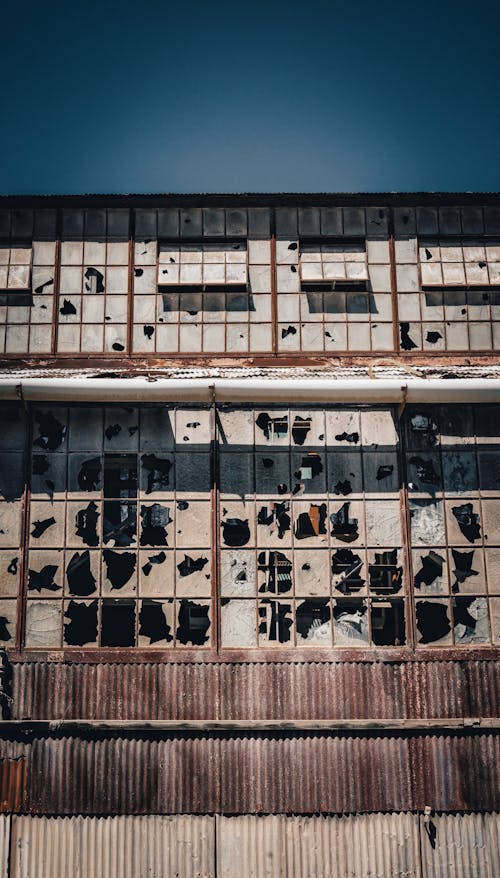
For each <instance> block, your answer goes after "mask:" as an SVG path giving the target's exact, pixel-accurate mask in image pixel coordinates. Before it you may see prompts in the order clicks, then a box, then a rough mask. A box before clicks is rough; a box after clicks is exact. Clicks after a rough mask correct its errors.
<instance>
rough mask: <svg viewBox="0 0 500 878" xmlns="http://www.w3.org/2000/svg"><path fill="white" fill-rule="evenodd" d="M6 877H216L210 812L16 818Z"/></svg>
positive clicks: (212, 824)
mask: <svg viewBox="0 0 500 878" xmlns="http://www.w3.org/2000/svg"><path fill="white" fill-rule="evenodd" d="M12 833H13V846H12V849H13V857H12V863H11V874H10V878H42V876H43V878H72V876H76V875H81V876H88V878H138V876H146V875H147V876H148V878H170V876H174V875H176V876H178V878H215V871H214V859H215V852H214V837H215V827H214V818H213V817H191V816H190V817H108V818H106V819H102V818H101V819H99V818H91V817H66V818H59V819H57V818H50V817H49V818H48V817H14V818H13V826H12Z"/></svg>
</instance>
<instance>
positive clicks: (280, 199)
mask: <svg viewBox="0 0 500 878" xmlns="http://www.w3.org/2000/svg"><path fill="white" fill-rule="evenodd" d="M96 204H99V205H106V206H114V207H151V206H154V207H167V206H171V207H184V206H187V205H189V206H198V205H199V206H202V205H213V206H221V207H222V206H224V207H228V206H235V205H243V206H249V207H250V206H251V207H276V206H301V205H310V206H312V205H314V206H315V207H322V206H330V205H334V206H340V207H343V206H350V205H363V206H376V207H379V206H405V207H415V206H418V205H422V206H425V205H436V204H439V205H443V206H446V205H462V204H481V205H491V204H494V205H497V204H498V205H500V192H239V193H235V192H226V193H224V192H218V193H214V192H209V193H157V194H154V193H150V194H145V193H144V194H140V193H130V194H126V193H121V194H119V193H107V194H106V193H102V194H98V193H87V194H84V193H82V194H70V193H68V194H59V195H49V194H47V195H41V194H38V195H36V194H34V195H29V194H26V195H16V194H11V195H0V208H30V207H38V206H40V207H45V208H47V207H51V206H53V207H85V206H87V205H88V206H91V205H96Z"/></svg>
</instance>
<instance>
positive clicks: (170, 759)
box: [28, 736, 220, 814]
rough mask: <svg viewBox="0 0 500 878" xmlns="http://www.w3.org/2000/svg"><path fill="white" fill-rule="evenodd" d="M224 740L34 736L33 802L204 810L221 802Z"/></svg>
mask: <svg viewBox="0 0 500 878" xmlns="http://www.w3.org/2000/svg"><path fill="white" fill-rule="evenodd" d="M219 749H220V748H219V741H218V740H217V739H216V738H213V737H207V738H206V739H204V738H201V737H197V736H182V737H181V736H179V737H173V736H169V737H168V738H166V739H165V738H163V739H160V738H153V739H148V738H146V739H129V738H115V737H111V738H105V739H101V740H89V739H82V738H63V737H61V738H47V739H40V738H37V739H36V740H34V741H33V744H32V747H31V754H30V760H31V764H30V775H29V787H28V802H29V804H28V810H29V811H31V812H32V813H38V814H78V813H82V814H176V813H177V814H179V813H181V814H189V813H192V814H200V813H211V812H214V811H217V810H218V807H219V803H220V792H219V791H220V784H219Z"/></svg>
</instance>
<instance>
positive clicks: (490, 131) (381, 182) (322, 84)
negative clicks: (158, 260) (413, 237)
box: [0, 0, 500, 194]
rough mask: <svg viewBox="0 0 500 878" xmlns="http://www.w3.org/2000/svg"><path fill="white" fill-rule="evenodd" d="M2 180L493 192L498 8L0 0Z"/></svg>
mask: <svg viewBox="0 0 500 878" xmlns="http://www.w3.org/2000/svg"><path fill="white" fill-rule="evenodd" d="M2 18H3V22H2V23H3V27H2V31H3V39H2V52H1V54H0V66H1V68H2V82H3V89H2V116H3V121H4V126H3V135H2V137H1V138H0V144H1V147H0V148H1V161H0V192H1V193H3V194H6V193H45V194H46V193H65V192H76V193H79V192H137V193H141V192H245V191H248V192H252V191H253V192H256V191H261V192H262V191H405V190H425V191H431V190H434V191H435V190H443V191H458V190H477V191H492V190H495V191H497V190H499V189H500V148H499V140H500V108H499V103H500V101H499V98H500V51H499V48H498V38H499V33H500V4H498V3H491V2H490V3H486V2H483V0H479V2H476V3H475V4H466V3H460V2H457V3H453V4H452V3H439V2H434V3H430V2H427V0H424V2H423V3H419V4H404V3H401V2H400V3H396V2H386V3H368V2H364V0H359V2H358V3H353V2H347V0H346V2H344V3H339V2H337V0H333V2H317V0H312V2H310V3H301V4H297V3H294V2H290V3H284V2H275V3H269V4H268V3H262V2H255V3H252V4H249V3H247V4H242V3H240V4H236V3H217V4H215V5H212V4H210V3H209V2H205V3H200V2H198V0H193V2H191V3H189V2H183V3H178V4H169V3H164V2H157V0H149V2H145V3H142V4H140V3H130V2H127V0H124V2H122V3H113V4H111V3H109V2H103V3H97V2H93V0H92V2H88V3H86V4H79V5H78V4H71V3H68V2H66V3H62V2H59V0H55V2H53V3H50V4H45V3H40V2H37V3H35V2H28V3H17V4H12V5H11V6H10V7H9V8H5V9H4V12H3V14H2Z"/></svg>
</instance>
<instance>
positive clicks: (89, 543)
mask: <svg viewBox="0 0 500 878" xmlns="http://www.w3.org/2000/svg"><path fill="white" fill-rule="evenodd" d="M457 408H459V409H460V415H459V414H458V412H456V411H454V409H453V406H448V407H446V409H439V408H437V407H435V406H425V407H419V406H414V407H411V408H409V409H408V410H407V411H406V412H405V414H404V415H403V426H402V429H403V430H404V433H405V441H406V449H405V455H406V461H407V467H406V475H407V479H406V482H403V487H404V489H405V491H406V502H407V503H408V511H409V529H408V524H407V522H406V519H405V516H404V515H402V509H401V498H400V475H399V474H400V472H402V473H404V470H403V471H402V470H401V468H400V455H399V451H398V447H397V446H398V427H397V421H396V419H395V413H394V412H393V411H392V410H390V409H387V408H383V407H366V408H362V407H361V408H360V409H352V408H351V409H349V408H347V407H343V406H328V407H325V408H324V409H322V408H320V407H313V408H311V407H309V408H308V407H307V406H305V405H300V406H295V407H293V408H291V407H288V408H287V407H283V406H280V407H279V408H278V407H275V406H273V405H271V406H269V407H267V409H266V410H265V411H262V409H260V408H258V407H256V406H248V405H247V406H229V405H227V406H225V407H223V408H221V411H220V412H219V417H218V433H217V439H218V441H219V442H220V444H221V445H222V446H223V453H221V454H220V455H217V461H218V467H219V469H218V470H217V469H213V462H212V460H211V455H212V452H213V445H212V441H213V440H212V433H211V420H210V415H209V411H208V408H206V407H195V408H193V409H188V408H187V407H186V408H184V407H179V408H177V409H173V408H168V407H165V406H159V407H158V411H161V413H162V418H161V419H159V418H158V417H157V416H156V415H155V416H154V417H153V414H154V408H152V407H151V406H148V407H144V409H143V408H142V407H140V408H136V407H125V408H124V407H119V406H109V407H107V408H106V410H104V409H103V408H102V407H76V406H75V407H71V408H70V410H68V409H67V407H64V406H57V405H54V406H53V407H51V408H46V409H44V410H36V411H35V412H34V413H33V414H34V425H33V426H34V429H33V453H32V456H31V465H30V468H31V496H30V501H29V510H28V513H29V515H28V522H27V523H28V528H27V537H28V543H29V545H28V556H27V565H26V568H25V579H26V594H27V615H26V641H25V642H26V645H27V646H29V647H30V648H58V647H64V648H67V649H70V648H79V649H82V648H87V647H88V648H96V647H99V646H104V647H108V648H114V647H116V648H128V647H139V646H140V647H142V648H145V649H155V648H156V649H158V648H163V649H164V648H172V647H173V648H179V647H180V648H184V649H189V648H196V649H198V648H200V647H205V648H206V647H209V646H210V645H211V642H212V635H211V618H212V612H213V608H212V590H213V587H214V586H213V571H212V533H213V529H214V527H215V522H217V524H218V525H219V524H220V532H219V533H220V537H219V540H220V551H219V552H218V557H217V564H218V565H219V573H220V575H218V577H217V581H218V582H220V601H221V603H220V618H221V629H220V636H221V643H222V645H223V647H224V648H226V647H227V648H239V647H242V648H243V647H245V648H255V649H258V648H266V647H282V648H285V649H289V648H298V647H300V648H305V647H314V646H316V647H318V648H324V647H334V648H335V647H353V646H359V647H364V646H370V645H371V646H376V647H395V648H399V647H403V646H404V645H405V644H406V643H407V641H408V631H409V630H410V628H409V627H408V626H407V620H406V618H405V597H406V582H407V581H409V582H410V583H411V587H412V589H413V595H414V598H415V618H414V621H413V624H412V626H411V629H412V631H414V632H415V636H416V641H417V644H418V645H419V646H429V647H430V646H433V645H444V646H446V645H456V646H458V645H460V646H464V647H467V646H477V645H481V644H486V643H490V642H492V641H493V642H497V641H498V637H499V635H498V630H499V627H498V615H499V613H498V608H497V604H498V598H497V597H496V595H497V594H498V583H497V580H498V571H499V570H500V560H499V559H500V548H498V547H499V546H500V513H499V512H498V496H500V495H499V494H498V491H499V488H500V480H499V478H497V476H498V473H497V469H498V467H497V465H496V461H497V458H500V454H499V452H498V441H499V439H500V437H498V436H497V435H496V433H497V432H498V431H497V428H496V427H495V424H496V423H497V421H498V407H495V406H491V407H487V406H482V407H477V406H459V407H457ZM486 409H488V411H486ZM82 412H85V415H86V417H85V418H83V417H82ZM152 413H153V414H152ZM160 420H161V423H162V427H161V429H158V428H157V427H155V425H157V424H158V423H159V422H160ZM6 423H7V418H6ZM461 423H463V425H464V435H461V427H460V424H461ZM87 424H91V425H92V426H91V429H90V428H88V427H87ZM474 424H476V435H474V432H473V425H474ZM151 425H152V427H151ZM471 439H472V440H474V441H471ZM0 444H2V443H1V440H0ZM4 444H5V445H7V447H8V449H9V450H6V451H5V454H6V455H12V456H13V459H12V461H11V460H10V458H9V459H7V458H6V461H7V463H6V464H5V465H4V469H5V470H6V475H4V481H3V483H2V486H3V487H2V497H1V498H0V516H1V518H0V543H1V544H2V545H1V546H0V591H1V598H2V606H3V602H4V601H5V602H6V603H5V607H4V608H3V610H2V618H4V622H2V626H3V628H2V626H0V628H2V631H3V636H4V639H5V641H6V642H9V643H10V640H9V638H10V637H12V638H15V630H16V624H15V623H16V612H15V606H16V598H17V594H18V588H19V575H20V570H21V564H20V557H21V553H20V539H21V501H20V499H18V494H19V490H18V487H16V485H17V482H16V478H14V476H12V478H11V472H10V465H11V464H12V472H13V473H14V475H15V472H16V469H15V466H16V460H17V457H19V459H20V460H21V461H22V447H20V446H22V441H21V440H16V438H15V436H13V437H12V443H10V442H9V443H7V442H6V441H5V442H4ZM11 449H12V450H11ZM242 460H243V461H244V463H243V465H242V463H241V461H242ZM221 467H224V468H225V469H227V470H228V471H232V472H233V473H236V474H237V477H235V478H226V477H225V476H224V475H223V474H222V472H221V469H220V468H221ZM139 473H141V476H140V478H139ZM242 473H243V476H242V475H241V474H242ZM441 474H443V477H442V478H441ZM214 480H215V484H216V485H217V486H218V499H219V503H220V506H219V509H218V511H217V518H215V512H216V510H215V508H214V506H213V499H212V494H213V484H214ZM21 481H22V479H21ZM238 481H243V482H244V485H243V490H241V491H239V487H241V486H238ZM347 481H349V482H350V488H351V490H350V491H349V493H346V492H345V490H344V488H342V490H340V484H342V485H343V484H344V482H347ZM297 486H299V489H298V490H297ZM270 487H272V488H273V490H272V491H271V490H269V489H270ZM408 530H409V532H408ZM406 543H408V545H407V546H406ZM406 548H408V553H406V551H405V550H406ZM406 554H408V555H409V557H410V563H409V565H408V568H409V569H406V560H405V559H406ZM9 601H10V602H11V603H9ZM11 604H12V605H11ZM1 633H2V632H1V631H0V634H1Z"/></svg>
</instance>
